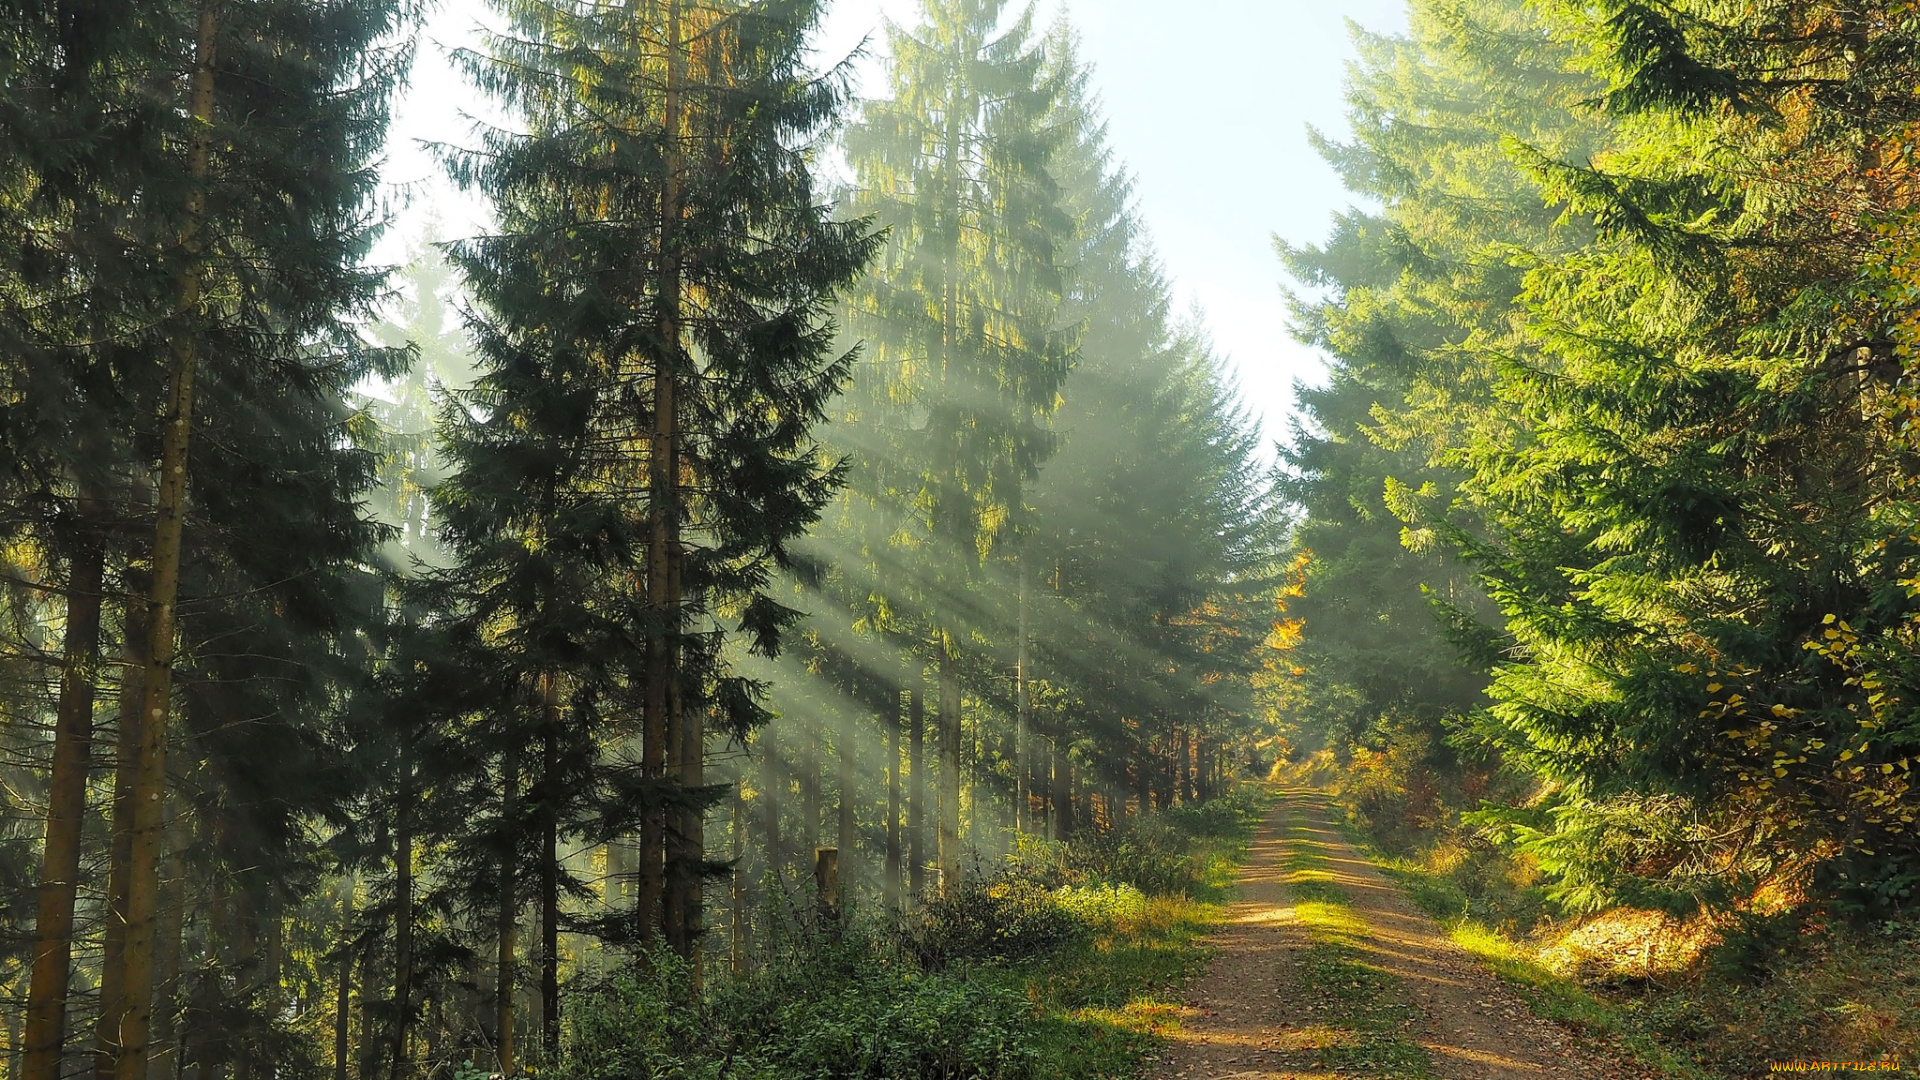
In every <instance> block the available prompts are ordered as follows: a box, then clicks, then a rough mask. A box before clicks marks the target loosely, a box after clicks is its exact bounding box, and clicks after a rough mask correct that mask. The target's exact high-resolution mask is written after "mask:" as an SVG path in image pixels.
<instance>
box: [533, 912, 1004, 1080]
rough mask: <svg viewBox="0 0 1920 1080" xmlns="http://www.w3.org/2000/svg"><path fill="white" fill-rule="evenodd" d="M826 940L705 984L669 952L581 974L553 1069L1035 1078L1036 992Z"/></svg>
mask: <svg viewBox="0 0 1920 1080" xmlns="http://www.w3.org/2000/svg"><path fill="white" fill-rule="evenodd" d="M854 937H855V939H854V940H842V941H840V942H831V941H826V940H820V941H816V942H814V943H813V946H812V947H811V948H809V949H807V950H805V952H804V953H795V954H794V956H793V957H792V958H790V960H789V961H788V962H784V963H781V964H778V965H776V966H774V967H772V968H770V969H768V970H765V971H762V972H759V973H756V974H754V975H752V976H748V977H745V978H741V979H737V980H729V981H727V982H725V983H724V984H722V985H721V986H718V987H716V988H714V989H713V990H712V991H711V992H709V993H707V994H705V995H701V994H699V993H696V992H694V990H693V989H692V985H691V980H690V979H689V978H688V977H687V971H686V968H685V967H684V965H682V964H680V963H679V961H678V960H677V959H676V958H674V957H673V956H672V955H671V954H661V955H656V956H653V957H649V958H648V961H647V962H646V963H645V964H640V965H636V966H634V967H633V968H632V969H630V970H628V971H625V972H622V973H621V974H620V975H618V976H617V977H615V978H612V979H610V980H606V981H603V982H598V983H594V984H590V985H584V986H581V987H578V988H576V989H575V990H574V991H573V993H572V995H571V1000H570V1002H569V1007H568V1009H567V1011H566V1014H565V1015H566V1017H567V1027H568V1031H567V1040H566V1048H565V1053H564V1055H563V1057H562V1060H561V1061H560V1062H559V1063H557V1065H556V1066H555V1067H554V1068H552V1069H550V1070H546V1073H547V1075H550V1076H552V1077H554V1078H556V1080H1028V1078H1031V1077H1034V1076H1035V1075H1036V1073H1035V1068H1036V1063H1037V1062H1038V1060H1039V1053H1040V1051H1039V1049H1038V1048H1037V1039H1038V1035H1037V1025H1036V1018H1035V1013H1034V1008H1033V1006H1032V1005H1031V1004H1030V1003H1029V1002H1028V1001H1027V1000H1026V999H1025V998H1024V997H1023V996H1022V995H1021V994H1019V993H1017V992H1016V991H1015V990H1013V989H1011V988H1009V987H1007V986H1004V985H999V984H995V983H993V982H988V981H983V980H975V979H972V978H969V977H966V976H964V975H954V974H925V973H921V972H918V971H915V970H913V969H911V968H909V967H905V966H902V965H899V964H895V963H889V962H888V961H887V959H886V955H885V951H884V950H883V949H881V948H879V947H877V943H876V942H875V941H873V940H871V939H865V938H858V936H857V935H855V936H854Z"/></svg>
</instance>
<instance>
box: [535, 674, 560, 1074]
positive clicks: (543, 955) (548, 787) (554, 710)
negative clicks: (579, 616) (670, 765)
mask: <svg viewBox="0 0 1920 1080" xmlns="http://www.w3.org/2000/svg"><path fill="white" fill-rule="evenodd" d="M543 682H544V684H545V685H544V688H543V692H542V694H541V698H542V706H543V707H542V710H541V711H542V723H541V725H540V727H541V731H540V750H541V754H540V758H541V761H540V771H541V775H540V779H541V786H542V787H543V788H544V789H545V792H544V794H545V798H543V799H542V800H541V802H542V803H543V804H544V806H543V807H542V809H541V818H542V820H541V836H540V1050H541V1054H542V1056H543V1057H544V1059H545V1060H544V1064H546V1065H548V1066H552V1065H553V1064H554V1063H555V1062H557V1061H558V1060H559V1057H560V812H559V811H560V806H559V800H560V783H559V771H560V693H559V680H557V679H555V678H554V676H553V675H552V674H551V673H548V674H547V675H546V676H545V678H544V679H543Z"/></svg>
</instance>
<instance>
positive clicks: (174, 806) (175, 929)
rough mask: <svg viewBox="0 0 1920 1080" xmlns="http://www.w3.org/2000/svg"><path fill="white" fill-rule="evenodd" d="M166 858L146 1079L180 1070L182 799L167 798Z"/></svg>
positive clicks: (168, 1078)
mask: <svg viewBox="0 0 1920 1080" xmlns="http://www.w3.org/2000/svg"><path fill="white" fill-rule="evenodd" d="M166 818H167V838H168V840H167V861H166V867H165V874H164V875H163V876H162V878H161V881H160V942H159V946H158V950H159V951H158V953H157V955H156V956H155V957H154V1013H153V1036H152V1038H151V1039H150V1040H149V1042H150V1044H151V1045H152V1047H153V1049H152V1051H151V1052H150V1053H149V1054H148V1055H147V1080H172V1078H173V1077H174V1076H175V1075H177V1074H178V1073H179V1071H180V948H181V940H180V939H181V935H182V934H183V933H184V932H185V930H186V918H187V836H186V832H185V828H184V826H182V824H181V822H180V799H179V797H178V796H171V797H169V798H168V799H167V814H166Z"/></svg>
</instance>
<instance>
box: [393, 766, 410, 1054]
mask: <svg viewBox="0 0 1920 1080" xmlns="http://www.w3.org/2000/svg"><path fill="white" fill-rule="evenodd" d="M399 780H400V783H399V788H398V790H397V791H396V792H395V794H396V795H397V796H398V798H397V799H395V801H394V810H393V1030H392V1031H391V1032H390V1033H389V1042H390V1044H391V1049H390V1050H389V1051H388V1053H389V1054H391V1055H392V1057H391V1060H389V1061H388V1063H387V1064H388V1066H389V1068H390V1069H391V1070H392V1071H391V1072H390V1073H388V1075H389V1076H390V1077H392V1080H404V1077H405V1076H406V1074H407V1066H408V1065H409V1064H410V1062H409V1060H408V1057H407V1034H408V1032H409V1031H410V1030H411V1029H412V1027H413V1024H412V1019H413V750H412V747H411V746H410V745H408V743H407V742H405V741H403V742H402V743H401V746H400V776H399Z"/></svg>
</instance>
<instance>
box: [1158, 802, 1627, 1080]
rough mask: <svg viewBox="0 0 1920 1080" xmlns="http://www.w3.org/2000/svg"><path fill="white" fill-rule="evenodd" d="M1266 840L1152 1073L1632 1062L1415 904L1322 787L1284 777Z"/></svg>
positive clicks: (1475, 1075)
mask: <svg viewBox="0 0 1920 1080" xmlns="http://www.w3.org/2000/svg"><path fill="white" fill-rule="evenodd" d="M1251 856H1252V857H1251V858H1250V860H1249V861H1248V864H1247V867H1246V869H1245V870H1244V871H1243V873H1242V875H1241V879H1240V891H1239V896H1238V899H1237V900H1236V902H1235V903H1234V904H1233V905H1232V906H1231V907H1230V908H1229V911H1228V917H1227V922H1226V925H1225V926H1224V928H1223V929H1222V931H1221V933H1220V935H1219V937H1218V939H1217V946H1218V948H1219V950H1220V951H1219V955H1218V958H1217V959H1216V960H1215V961H1214V963H1213V965H1212V967H1211V968H1210V969H1209V971H1208V972H1207V974H1206V975H1205V976H1203V977H1202V978H1201V979H1200V980H1199V981H1198V982H1197V983H1196V984H1195V985H1194V989H1193V991H1192V995H1191V997H1190V999H1189V1007H1188V1008H1187V1009H1186V1010H1185V1014H1184V1017H1183V1020H1182V1024H1181V1027H1180V1029H1179V1030H1178V1031H1177V1032H1176V1033H1175V1034H1174V1036H1173V1042H1172V1045H1171V1046H1170V1048H1169V1050H1168V1052H1167V1053H1166V1054H1164V1055H1163V1056H1162V1058H1161V1059H1160V1060H1159V1061H1158V1062H1157V1063H1156V1065H1155V1067H1154V1068H1153V1069H1152V1070H1151V1072H1150V1074H1149V1075H1150V1076H1151V1077H1153V1080H1308V1078H1316V1077H1329V1078H1330V1077H1334V1076H1341V1077H1354V1076H1359V1077H1379V1078H1382V1080H1425V1078H1429V1077H1431V1078H1435V1080H1573V1078H1575V1077H1582V1078H1586V1077H1607V1076H1613V1075H1618V1069H1617V1068H1616V1067H1615V1066H1614V1065H1613V1063H1611V1062H1606V1061H1603V1060H1600V1059H1597V1058H1594V1057H1592V1056H1591V1055H1589V1054H1588V1053H1587V1052H1586V1051H1585V1050H1583V1049H1582V1048H1581V1047H1580V1046H1579V1045H1578V1044H1576V1042H1575V1041H1574V1040H1573V1039H1572V1038H1571V1037H1570V1036H1569V1035H1568V1034H1567V1033H1566V1032H1565V1031H1564V1030H1563V1029H1561V1028H1560V1027H1559V1026H1557V1025H1555V1024H1553V1023H1550V1022H1548V1021H1545V1020H1542V1019H1540V1018H1538V1017H1536V1016H1535V1015H1534V1014H1533V1013H1531V1012H1530V1011H1529V1010H1528V1009H1527V1008H1526V1006H1525V1004H1524V1003H1523V1002H1522V1001H1521V1000H1520V998H1519V997H1517V996H1516V995H1515V994H1514V993H1513V992H1512V991H1511V990H1509V989H1508V988H1507V987H1506V986H1504V985H1503V984H1502V983H1501V982H1500V981H1499V980H1498V979H1496V978H1494V977H1493V976H1492V975H1491V974H1489V973H1488V972H1487V971H1486V970H1485V969H1483V968H1482V967H1480V965H1479V964H1477V963H1476V962H1475V961H1474V960H1473V958H1472V957H1471V956H1469V955H1468V954H1467V953H1465V952H1464V951H1463V950H1461V949H1460V948H1459V947H1458V946H1457V945H1455V944H1454V943H1453V942H1451V941H1449V940H1448V938H1447V935H1446V933H1445V932H1444V931H1443V930H1442V929H1441V928H1440V927H1439V926H1438V925H1436V924H1435V923H1434V922H1433V921H1432V920H1430V919H1428V918H1427V917H1426V916H1425V915H1422V914H1421V913H1420V912H1419V911H1418V910H1416V909H1415V908H1414V906H1413V905H1412V903H1411V902H1410V901H1408V899H1407V898H1406V897H1405V896H1403V895H1402V894H1401V893H1400V892H1399V891H1398V890H1397V889H1395V888H1394V887H1393V886H1392V885H1390V884H1389V883H1388V882H1387V881H1386V879H1385V878H1383V877H1382V876H1381V874H1380V872H1379V871H1378V870H1377V869H1376V868H1375V867H1374V866H1373V865H1372V863H1370V862H1369V861H1368V860H1367V859H1365V858H1364V857H1362V856H1361V855H1360V854H1359V853H1358V852H1356V851H1355V850H1354V849H1353V848H1352V847H1351V846H1350V845H1349V844H1348V843H1347V842H1346V840H1345V839H1344V838H1343V837H1342V836H1341V834H1340V831H1339V830H1338V829H1337V828H1336V827H1335V826H1334V825H1333V823H1332V815H1331V813H1330V810H1329V808H1328V806H1327V804H1326V800H1325V799H1324V798H1323V797H1322V796H1321V795H1319V794H1318V793H1316V792H1312V791H1307V790H1288V791H1286V792H1284V793H1283V797H1282V798H1281V800H1280V801H1279V803H1278V804H1277V805H1276V807H1275V809H1274V811H1273V813H1272V815H1271V816H1270V817H1269V818H1268V820H1267V822H1266V824H1265V825H1264V826H1263V827H1262V828H1261V830H1260V833H1259V834H1258V836H1257V837H1256V838H1255V840H1254V843H1253V847H1252V851H1251Z"/></svg>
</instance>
